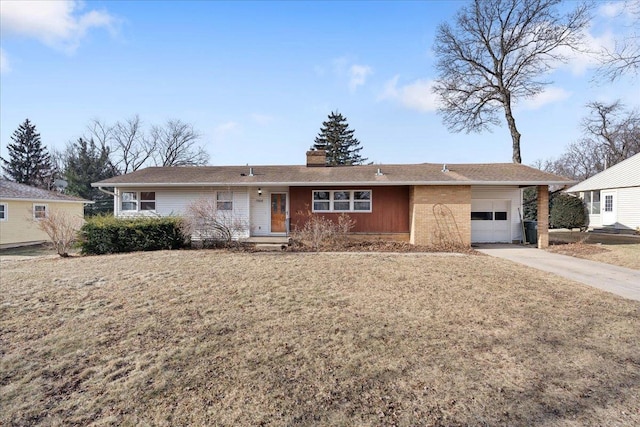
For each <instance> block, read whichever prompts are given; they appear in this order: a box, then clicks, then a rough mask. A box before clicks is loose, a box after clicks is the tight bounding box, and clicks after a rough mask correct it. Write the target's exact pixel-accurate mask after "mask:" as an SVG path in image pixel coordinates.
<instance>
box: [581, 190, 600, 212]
mask: <svg viewBox="0 0 640 427" xmlns="http://www.w3.org/2000/svg"><path fill="white" fill-rule="evenodd" d="M584 204H585V206H586V207H587V211H588V212H589V213H590V214H591V215H599V214H600V191H599V190H598V191H585V192H584Z"/></svg>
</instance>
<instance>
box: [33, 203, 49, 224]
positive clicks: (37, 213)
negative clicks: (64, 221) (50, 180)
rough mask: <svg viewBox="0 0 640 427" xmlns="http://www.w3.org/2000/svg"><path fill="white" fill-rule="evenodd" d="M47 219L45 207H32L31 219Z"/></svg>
mask: <svg viewBox="0 0 640 427" xmlns="http://www.w3.org/2000/svg"><path fill="white" fill-rule="evenodd" d="M46 217H47V205H33V219H36V220H38V219H44V218H46Z"/></svg>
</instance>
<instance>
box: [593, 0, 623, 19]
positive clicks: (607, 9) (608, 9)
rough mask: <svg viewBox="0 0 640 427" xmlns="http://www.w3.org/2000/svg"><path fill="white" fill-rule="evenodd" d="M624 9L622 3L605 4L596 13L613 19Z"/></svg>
mask: <svg viewBox="0 0 640 427" xmlns="http://www.w3.org/2000/svg"><path fill="white" fill-rule="evenodd" d="M624 9H625V2H624V1H616V2H607V3H605V4H603V5H601V6H600V7H599V8H598V13H599V14H600V15H602V16H604V17H607V18H614V17H616V16H618V15H620V13H622V11H623V10H624Z"/></svg>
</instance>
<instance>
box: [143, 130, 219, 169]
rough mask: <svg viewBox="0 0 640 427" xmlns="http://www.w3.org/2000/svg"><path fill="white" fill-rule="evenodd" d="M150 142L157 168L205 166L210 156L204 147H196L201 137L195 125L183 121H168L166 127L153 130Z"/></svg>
mask: <svg viewBox="0 0 640 427" xmlns="http://www.w3.org/2000/svg"><path fill="white" fill-rule="evenodd" d="M150 135H151V136H150V138H149V140H150V142H151V144H152V145H153V146H154V150H153V153H152V157H153V161H154V163H155V165H156V166H197V165H205V164H207V162H208V161H209V155H208V154H207V152H206V151H205V150H204V148H203V147H202V146H198V145H196V144H197V143H198V140H199V139H200V137H201V135H200V133H198V132H197V131H196V130H194V128H193V125H191V124H189V123H184V122H182V121H181V120H176V119H174V120H168V121H167V122H166V123H165V124H164V126H154V127H153V128H151V134H150Z"/></svg>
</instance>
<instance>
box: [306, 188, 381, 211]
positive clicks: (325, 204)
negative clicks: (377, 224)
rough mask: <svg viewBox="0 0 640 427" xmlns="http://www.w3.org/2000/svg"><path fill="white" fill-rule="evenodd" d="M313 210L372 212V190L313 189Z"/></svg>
mask: <svg viewBox="0 0 640 427" xmlns="http://www.w3.org/2000/svg"><path fill="white" fill-rule="evenodd" d="M312 202H313V209H312V211H313V212H371V190H313V192H312Z"/></svg>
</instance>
